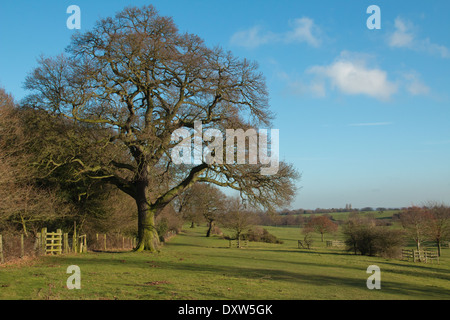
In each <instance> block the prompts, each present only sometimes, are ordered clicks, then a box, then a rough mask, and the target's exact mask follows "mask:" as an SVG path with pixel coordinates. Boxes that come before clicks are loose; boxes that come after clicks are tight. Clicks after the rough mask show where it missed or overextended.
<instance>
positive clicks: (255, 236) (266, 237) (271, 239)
mask: <svg viewBox="0 0 450 320" xmlns="http://www.w3.org/2000/svg"><path fill="white" fill-rule="evenodd" d="M243 240H248V241H254V242H265V243H279V244H281V243H283V241H281V240H279V239H278V238H277V237H275V236H274V235H273V234H271V233H270V232H269V231H267V230H266V229H263V228H253V229H251V230H249V231H248V232H247V233H246V234H244V235H243Z"/></svg>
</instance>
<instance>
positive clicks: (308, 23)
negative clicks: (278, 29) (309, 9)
mask: <svg viewBox="0 0 450 320" xmlns="http://www.w3.org/2000/svg"><path fill="white" fill-rule="evenodd" d="M289 26H290V27H291V28H290V30H288V31H286V32H283V33H274V32H272V31H264V30H263V28H262V27H261V26H254V27H252V28H250V29H247V30H242V31H238V32H236V33H235V34H233V36H232V37H231V40H230V42H231V44H232V45H236V46H241V47H246V48H256V47H259V46H262V45H265V44H274V43H284V44H292V43H307V44H308V45H310V46H312V47H319V46H320V45H321V43H322V39H321V34H322V32H321V29H320V28H319V27H318V26H317V25H316V24H315V23H314V20H313V19H311V18H308V17H302V18H298V19H294V20H292V21H289Z"/></svg>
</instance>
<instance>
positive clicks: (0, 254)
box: [0, 234, 5, 263]
mask: <svg viewBox="0 0 450 320" xmlns="http://www.w3.org/2000/svg"><path fill="white" fill-rule="evenodd" d="M4 262H5V259H4V257H3V239H2V235H1V234H0V263H4Z"/></svg>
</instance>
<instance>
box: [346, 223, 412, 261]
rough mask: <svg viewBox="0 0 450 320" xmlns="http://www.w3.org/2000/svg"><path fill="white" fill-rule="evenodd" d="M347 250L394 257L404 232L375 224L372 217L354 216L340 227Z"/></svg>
mask: <svg viewBox="0 0 450 320" xmlns="http://www.w3.org/2000/svg"><path fill="white" fill-rule="evenodd" d="M342 233H343V234H344V237H345V244H346V246H347V250H349V251H353V252H354V253H355V254H358V253H359V254H361V255H369V256H374V255H381V256H384V257H396V256H397V255H398V254H399V251H400V249H401V246H403V244H404V232H403V231H402V230H394V229H390V228H387V227H382V226H377V225H376V223H375V220H374V219H373V218H367V217H358V216H354V217H352V218H349V219H348V220H347V221H346V223H345V224H344V225H343V227H342Z"/></svg>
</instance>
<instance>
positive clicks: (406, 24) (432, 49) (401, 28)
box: [388, 17, 450, 59]
mask: <svg viewBox="0 0 450 320" xmlns="http://www.w3.org/2000/svg"><path fill="white" fill-rule="evenodd" d="M416 29H417V28H416V27H415V26H414V24H413V23H412V22H411V21H409V20H405V19H403V18H400V17H397V18H396V19H395V31H394V32H393V33H391V34H390V35H389V38H388V44H389V46H391V47H394V48H408V49H411V50H415V51H420V52H426V53H428V54H433V55H438V56H441V57H442V58H445V59H449V58H450V49H449V48H447V47H446V46H444V45H440V44H437V43H434V42H432V41H431V40H430V39H429V38H419V37H417V35H416Z"/></svg>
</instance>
